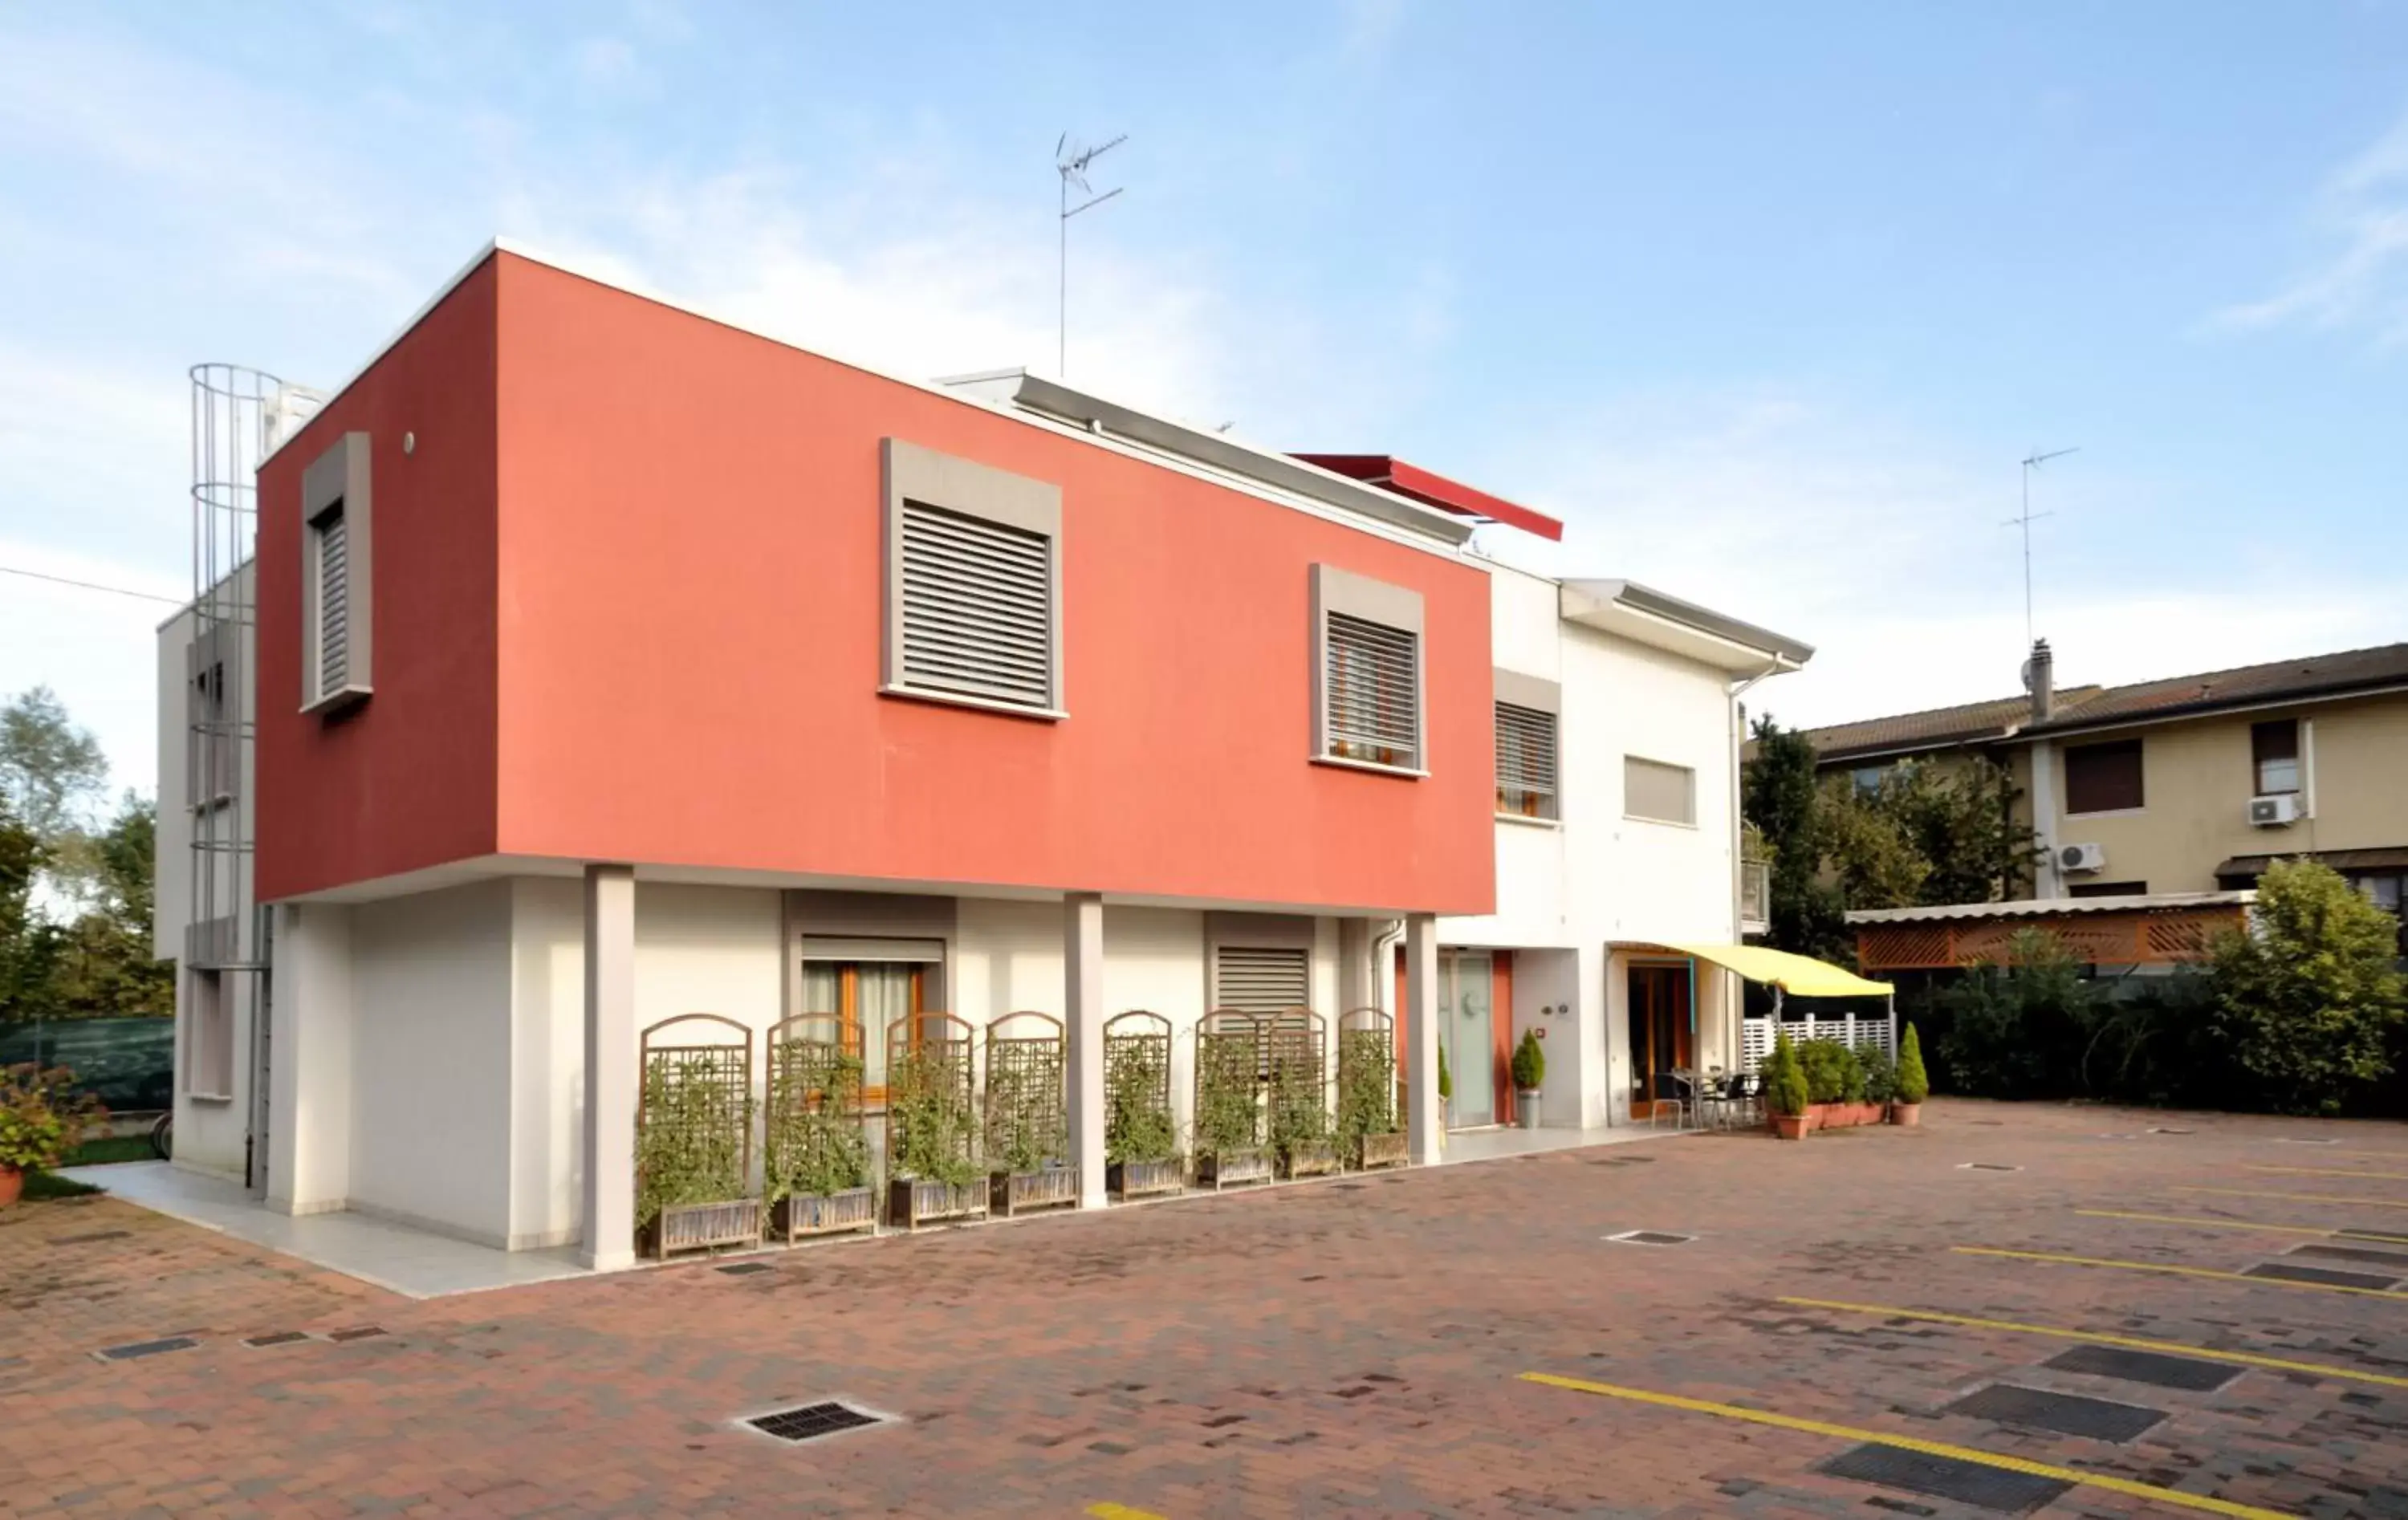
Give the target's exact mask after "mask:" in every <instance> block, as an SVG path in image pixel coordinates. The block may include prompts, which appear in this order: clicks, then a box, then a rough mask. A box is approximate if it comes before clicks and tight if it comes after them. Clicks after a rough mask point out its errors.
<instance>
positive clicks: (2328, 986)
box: [2214, 860, 2408, 1113]
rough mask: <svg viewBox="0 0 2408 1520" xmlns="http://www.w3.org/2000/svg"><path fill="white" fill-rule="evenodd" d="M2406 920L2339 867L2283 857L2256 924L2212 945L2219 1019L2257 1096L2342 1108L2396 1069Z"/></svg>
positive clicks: (2294, 1105) (2287, 1104)
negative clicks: (2391, 1049) (2392, 1051)
mask: <svg viewBox="0 0 2408 1520" xmlns="http://www.w3.org/2000/svg"><path fill="white" fill-rule="evenodd" d="M2399 933H2400V926H2399V924H2398V922H2397V921H2396V920H2395V919H2393V918H2392V917H2391V915H2390V914H2388V913H2386V912H2385V911H2383V910H2382V909H2380V908H2377V907H2376V906H2375V905H2374V904H2373V903H2372V902H2371V901H2369V900H2368V899H2367V898H2366V897H2364V896H2361V895H2360V894H2359V893H2358V890H2357V889H2356V888H2354V887H2353V886H2351V885H2350V883H2349V882H2348V881H2346V880H2345V879H2344V878H2343V876H2342V875H2341V873H2340V872H2338V871H2335V870H2333V869H2332V868H2330V867H2328V866H2320V865H2317V864H2316V863H2315V862H2314V861H2310V860H2296V861H2276V862H2275V863H2274V864H2273V865H2272V866H2270V867H2268V868H2267V870H2266V874H2265V875H2263V876H2261V877H2259V878H2258V881H2257V911H2256V912H2255V914H2254V917H2253V923H2252V927H2251V929H2250V930H2249V931H2247V932H2234V933H2231V934H2228V935H2226V936H2224V937H2223V938H2222V939H2219V940H2218V941H2217V943H2216V947H2215V956H2214V965H2215V972H2214V976H2215V982H2214V991H2215V1014H2214V1023H2215V1026H2216V1029H2217V1031H2218V1033H2219V1034H2221V1035H2222V1037H2223V1038H2224V1040H2225V1041H2226V1043H2227V1045H2228V1047H2229V1050H2230V1051H2231V1053H2232V1057H2233V1059H2234V1060H2235V1062H2237V1063H2238V1065H2239V1066H2240V1067H2241V1068H2242V1070H2243V1072H2245V1073H2246V1074H2247V1076H2248V1078H2249V1079H2250V1080H2251V1081H2252V1082H2253V1083H2255V1084H2256V1085H2257V1088H2258V1092H2257V1095H2256V1096H2257V1097H2260V1098H2262V1099H2263V1100H2264V1101H2265V1102H2266V1103H2267V1104H2268V1105H2269V1106H2270V1107H2272V1108H2274V1109H2277V1110H2279V1111H2283V1112H2286V1113H2334V1112H2338V1111H2340V1110H2341V1108H2342V1105H2343V1102H2344V1101H2345V1100H2347V1099H2348V1098H2349V1097H2353V1096H2355V1095H2356V1094H2357V1093H2358V1091H2360V1090H2362V1089H2363V1088H2365V1087H2366V1086H2368V1085H2370V1084H2372V1083H2376V1082H2379V1081H2380V1080H2382V1078H2383V1077H2384V1076H2385V1075H2386V1073H2387V1072H2388V1071H2389V1070H2390V1068H2391V1062H2390V1056H2389V1054H2388V1044H2389V1040H2390V1038H2391V1035H2392V1032H2393V1030H2394V1028H2395V1026H2397V1025H2399V1023H2400V1022H2401V1018H2402V1017H2403V1016H2408V985H2404V984H2403V982H2402V980H2401V975H2400V973H2399V972H2398V971H2397V970H2395V969H2394V968H2393V967H2392V959H2393V957H2394V956H2395V955H2396V954H2398V951H2399Z"/></svg>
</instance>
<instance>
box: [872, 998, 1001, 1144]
mask: <svg viewBox="0 0 2408 1520" xmlns="http://www.w3.org/2000/svg"><path fill="white" fill-rule="evenodd" d="M885 1040H886V1167H887V1171H888V1174H889V1176H890V1177H900V1176H905V1175H908V1173H906V1172H904V1171H902V1170H901V1167H902V1164H903V1157H904V1156H906V1155H907V1154H910V1148H911V1143H912V1136H911V1132H910V1129H911V1124H912V1119H911V1112H912V1111H913V1109H915V1108H919V1109H922V1110H923V1111H924V1118H923V1122H924V1123H935V1124H937V1125H939V1126H940V1127H941V1128H944V1129H948V1130H950V1131H951V1133H950V1134H949V1135H945V1134H940V1135H939V1136H938V1137H937V1138H936V1143H937V1144H938V1145H939V1146H940V1147H941V1148H942V1149H944V1150H947V1151H950V1152H952V1153H953V1159H954V1160H957V1161H963V1162H974V1161H976V1160H977V1159H978V1139H979V1136H978V1126H977V1116H978V1087H977V1082H976V1075H977V1073H976V1071H975V1066H976V1061H977V1045H978V1041H977V1032H976V1031H975V1030H973V1029H972V1028H971V1027H970V1024H969V1021H968V1020H967V1019H964V1018H960V1017H958V1016H956V1015H954V1014H952V1013H945V1012H940V1011H938V1010H935V1009H923V1010H921V1011H919V1012H916V1013H907V1014H905V1015H904V1016H903V1017H901V1018H899V1019H896V1020H895V1021H894V1022H893V1023H891V1024H889V1025H887V1026H886V1035H885Z"/></svg>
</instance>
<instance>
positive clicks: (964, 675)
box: [901, 500, 1054, 710]
mask: <svg viewBox="0 0 2408 1520" xmlns="http://www.w3.org/2000/svg"><path fill="white" fill-rule="evenodd" d="M902 556H903V577H902V580H903V617H902V624H903V629H902V632H903V651H902V660H901V675H902V682H903V684H904V685H906V686H912V687H918V688H920V689H923V690H925V691H932V692H951V693H955V694H958V695H967V696H978V697H984V698H986V699H987V700H989V701H995V702H1006V703H1010V704H1011V705H1012V706H1014V707H1025V708H1036V709H1039V710H1045V709H1051V708H1052V707H1054V541H1053V539H1052V538H1048V537H1047V536H1046V535H1044V534H1041V533H1031V532H1029V531H1027V530H1026V529H1025V528H1016V527H1011V526H1008V525H1006V524H1004V523H991V522H988V521H986V520H985V519H983V518H976V517H967V516H964V515H963V514H961V513H959V512H949V511H946V510H945V509H943V508H940V507H930V506H926V505H924V504H923V503H920V502H916V501H908V500H907V501H905V502H904V503H903V532H902Z"/></svg>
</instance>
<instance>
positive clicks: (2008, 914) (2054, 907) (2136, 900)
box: [1848, 891, 2257, 924]
mask: <svg viewBox="0 0 2408 1520" xmlns="http://www.w3.org/2000/svg"><path fill="white" fill-rule="evenodd" d="M2256 901H2257V893H2256V892H2255V891H2243V892H2142V893H2133V894H2130V895H2128V896H2115V897H2019V898H2017V899H2015V900H2014V901H2013V902H1952V903H1942V904H1940V905H1939V906H1937V907H1932V908H1859V909H1856V910H1855V911H1851V912H1850V913H1849V914H1848V922H1849V923H1851V924H1938V923H1945V922H1948V921H1951V920H1958V921H1961V920H1965V919H1979V918H2055V917H2057V916H2059V915H2061V914H2066V913H2148V912H2163V911H2166V910H2168V909H2174V908H2246V907H2248V906H2249V905H2250V904H2252V903H2254V902H2256Z"/></svg>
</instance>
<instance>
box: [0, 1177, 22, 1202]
mask: <svg viewBox="0 0 2408 1520" xmlns="http://www.w3.org/2000/svg"><path fill="white" fill-rule="evenodd" d="M24 1191H25V1174H24V1172H22V1170H20V1169H17V1168H15V1167H0V1209H6V1208H7V1207H8V1205H10V1204H12V1203H14V1202H16V1201H17V1199H18V1197H20V1196H22V1194H23V1193H24Z"/></svg>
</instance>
